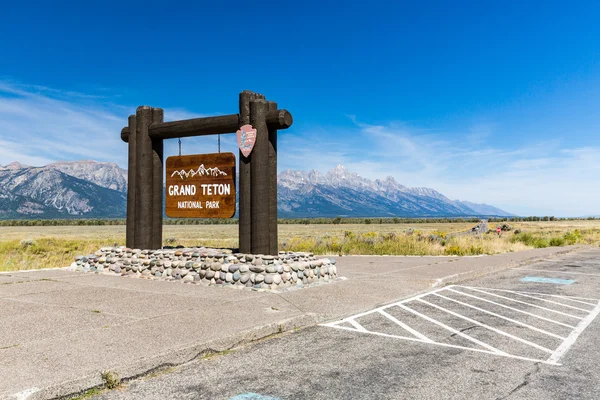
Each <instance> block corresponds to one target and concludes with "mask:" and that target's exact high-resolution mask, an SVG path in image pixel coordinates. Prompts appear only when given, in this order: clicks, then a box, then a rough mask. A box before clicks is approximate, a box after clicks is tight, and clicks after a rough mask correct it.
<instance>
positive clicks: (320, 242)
mask: <svg viewBox="0 0 600 400" xmlns="http://www.w3.org/2000/svg"><path fill="white" fill-rule="evenodd" d="M510 225H511V226H512V228H513V231H510V232H503V234H502V236H501V237H498V235H496V234H484V235H481V236H460V237H451V238H447V237H448V234H449V233H453V232H462V231H465V230H467V229H469V228H471V227H472V226H473V224H471V223H423V224H368V225H367V224H340V225H322V224H317V225H280V226H279V242H280V249H281V250H290V251H311V252H314V253H316V254H333V255H338V254H376V255H382V254H390V255H474V254H496V253H505V252H514V251H520V250H525V249H530V248H535V247H547V246H551V245H567V244H572V243H584V244H595V245H598V244H600V221H587V220H578V221H548V222H541V221H540V222H518V223H510ZM490 227H491V228H493V227H494V224H490ZM237 229H238V228H237V225H166V226H165V227H164V231H163V237H164V244H168V245H183V246H194V245H203V246H211V247H231V248H235V247H237V245H238V238H237ZM514 230H519V231H521V233H519V234H515V233H514ZM432 235H435V237H436V239H432ZM124 243H125V226H122V225H116V226H36V227H0V271H13V270H19V269H37V268H50V267H62V266H66V265H69V264H70V263H71V262H72V260H73V258H74V257H75V256H76V255H79V254H89V253H91V252H94V251H95V250H97V249H98V248H100V247H103V246H113V245H123V244H124Z"/></svg>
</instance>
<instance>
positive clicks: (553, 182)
mask: <svg viewBox="0 0 600 400" xmlns="http://www.w3.org/2000/svg"><path fill="white" fill-rule="evenodd" d="M44 3H45V5H44V4H43V3H42V4H40V3H39V2H36V4H35V6H34V4H33V3H30V2H19V3H18V4H17V2H11V3H10V4H6V5H3V11H2V14H1V15H0V37H2V40H0V165H5V164H8V163H10V162H12V161H14V160H18V161H21V162H23V163H27V164H31V165H42V164H45V163H48V162H52V161H57V160H77V159H95V160H98V161H112V162H116V163H118V164H119V165H121V166H123V167H125V166H126V156H127V149H126V145H125V144H124V143H122V142H120V140H119V132H120V129H121V128H122V127H123V126H124V125H125V124H126V121H127V115H129V114H131V113H132V112H134V110H135V108H136V107H137V106H138V105H142V104H144V105H152V106H155V107H163V108H164V109H165V116H166V118H167V119H170V120H175V119H182V118H191V117H194V116H204V115H216V114H229V113H235V112H237V94H238V93H239V92H240V91H241V90H244V89H250V90H254V91H258V92H261V93H264V94H266V95H267V97H268V98H269V99H272V100H275V101H277V102H278V103H279V105H280V107H283V108H286V109H288V110H290V111H291V112H292V114H293V115H294V125H293V127H292V128H291V129H289V130H287V131H283V132H281V134H280V139H279V143H280V159H279V168H280V171H281V170H284V169H288V168H292V169H302V170H307V169H313V168H314V169H317V170H320V171H322V172H326V171H327V170H328V169H330V168H333V167H335V166H336V165H337V164H342V165H344V166H346V167H347V168H348V169H350V170H351V171H354V172H358V173H359V174H360V175H362V176H365V177H368V178H384V177H385V176H387V175H391V176H393V177H395V178H396V179H397V180H398V181H399V182H400V183H402V184H405V185H407V186H427V187H432V188H434V189H437V190H439V191H441V192H442V193H444V194H445V195H447V196H448V197H450V198H453V199H462V200H469V201H474V202H485V203H488V204H493V205H496V206H498V207H501V208H504V209H506V210H507V211H510V212H514V213H518V214H527V215H529V214H540V215H545V214H548V215H557V216H581V215H588V214H600V157H599V156H598V154H599V150H600V129H599V127H600V41H598V38H599V37H600V24H598V23H597V21H598V20H599V19H600V6H599V5H597V3H594V2H589V3H586V2H576V4H568V6H567V5H566V3H564V2H551V1H545V2H533V1H531V2H529V1H528V2H521V1H514V2H510V1H509V2H452V4H450V2H410V3H408V2H388V1H385V2H383V1H382V2H378V1H371V2H354V1H345V2H333V1H331V2H323V1H319V2H316V1H304V2H281V1H279V2H270V1H262V2H258V3H256V2H254V3H253V2H239V3H238V2H223V3H222V4H216V3H217V2H195V3H194V4H186V3H182V2H180V3H177V2H172V3H166V2H158V1H156V2H153V1H147V2H145V3H144V6H143V7H140V6H136V5H135V4H134V3H128V2H123V1H120V2H111V1H101V2H100V1H90V2H64V1H57V2H44ZM417 3H418V4H417ZM484 3H485V4H484ZM222 139H223V149H224V150H229V151H234V150H235V148H236V145H235V141H234V137H233V136H232V135H228V136H223V138H222ZM176 147H177V143H176V141H170V142H169V143H167V146H166V152H167V155H173V154H175V153H176V151H177V150H176ZM183 151H184V153H187V154H192V153H202V152H213V151H216V138H212V137H211V138H194V139H184V140H183Z"/></svg>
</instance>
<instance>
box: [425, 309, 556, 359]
mask: <svg viewBox="0 0 600 400" xmlns="http://www.w3.org/2000/svg"><path fill="white" fill-rule="evenodd" d="M418 301H420V302H422V303H425V304H427V305H428V306H431V307H435V308H437V309H438V310H441V311H444V312H447V313H448V314H451V315H454V316H455V317H458V318H462V319H464V320H465V321H469V322H470V323H472V324H475V325H479V326H481V327H483V328H487V329H489V330H490V331H492V332H496V333H498V334H500V335H502V336H506V337H508V338H511V339H514V340H517V341H519V342H521V343H524V344H526V345H528V346H531V347H535V348H536V349H538V350H541V351H545V352H546V353H550V354H552V350H550V349H548V348H546V347H544V346H540V345H539V344H535V343H532V342H530V341H529V340H525V339H521V338H520V337H517V336H514V335H511V334H510V333H507V332H504V331H503V330H500V329H496V328H494V327H492V326H489V325H486V324H484V323H482V322H479V321H477V320H474V319H472V318H469V317H465V316H464V315H460V314H458V313H455V312H454V311H450V310H448V309H446V308H444V307H440V306H437V305H435V304H432V303H430V302H428V301H425V300H423V299H419V300H418Z"/></svg>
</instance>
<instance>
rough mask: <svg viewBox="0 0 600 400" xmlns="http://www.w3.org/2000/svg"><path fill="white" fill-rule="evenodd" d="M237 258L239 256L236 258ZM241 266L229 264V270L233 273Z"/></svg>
mask: <svg viewBox="0 0 600 400" xmlns="http://www.w3.org/2000/svg"><path fill="white" fill-rule="evenodd" d="M236 260H237V258H236ZM239 268H240V266H239V265H238V264H229V272H231V273H232V274H233V273H234V272H235V271H237V270H238V269H239Z"/></svg>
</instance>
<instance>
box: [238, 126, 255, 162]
mask: <svg viewBox="0 0 600 400" xmlns="http://www.w3.org/2000/svg"><path fill="white" fill-rule="evenodd" d="M236 134H237V141H238V147H239V148H240V151H241V152H242V154H243V155H244V157H248V156H249V155H250V153H251V152H252V149H253V148H254V143H256V129H254V128H253V127H252V125H243V126H242V127H240V129H238V131H237V132H236Z"/></svg>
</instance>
